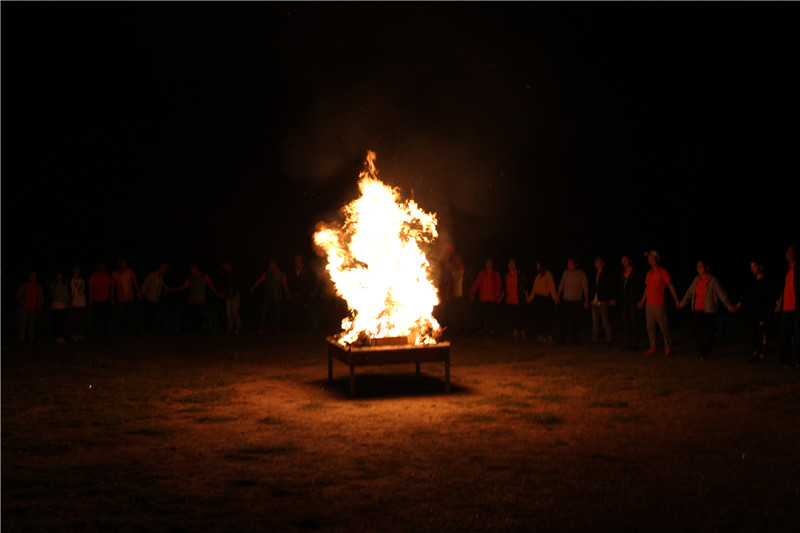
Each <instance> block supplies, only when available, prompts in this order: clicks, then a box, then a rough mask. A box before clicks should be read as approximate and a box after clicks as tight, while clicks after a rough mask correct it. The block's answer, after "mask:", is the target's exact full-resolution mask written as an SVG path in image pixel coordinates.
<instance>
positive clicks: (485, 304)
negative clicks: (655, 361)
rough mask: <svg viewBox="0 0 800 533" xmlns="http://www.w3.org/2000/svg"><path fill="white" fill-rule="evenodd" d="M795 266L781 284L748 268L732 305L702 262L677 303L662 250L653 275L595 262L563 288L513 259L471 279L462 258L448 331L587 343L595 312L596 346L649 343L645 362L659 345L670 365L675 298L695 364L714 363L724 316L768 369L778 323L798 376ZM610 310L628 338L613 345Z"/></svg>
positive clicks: (450, 288)
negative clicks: (741, 317) (738, 317)
mask: <svg viewBox="0 0 800 533" xmlns="http://www.w3.org/2000/svg"><path fill="white" fill-rule="evenodd" d="M796 256H797V248H796V247H795V246H790V247H789V248H788V249H787V250H786V254H785V257H786V262H787V269H786V275H785V277H784V278H783V279H782V280H780V281H781V283H776V284H771V283H769V282H768V280H767V279H766V277H765V275H764V265H763V263H762V262H761V261H759V260H753V261H751V262H750V272H751V274H752V282H751V284H750V286H749V287H748V288H747V291H746V296H745V298H744V299H743V301H741V302H736V303H734V302H732V301H731V300H730V298H729V297H728V294H727V292H726V291H725V289H724V288H723V286H722V283H721V282H720V280H719V279H718V278H717V277H716V276H714V275H713V274H712V273H711V272H710V265H709V263H708V262H707V261H705V260H700V261H698V262H697V267H696V268H697V275H696V276H695V278H694V279H693V280H692V282H691V284H690V285H689V287H688V288H687V289H686V291H685V292H684V294H683V296H682V297H680V296H679V293H678V291H677V289H676V288H675V286H674V284H673V281H672V277H671V276H670V273H669V272H668V271H667V270H666V269H665V268H664V267H662V266H661V256H660V254H659V253H658V252H657V251H655V250H652V251H650V252H648V253H647V254H645V257H646V260H647V263H648V267H647V269H644V268H640V267H638V266H635V265H634V261H633V259H634V258H633V257H632V256H630V255H623V256H622V257H621V258H620V266H621V271H620V273H619V274H612V273H611V271H610V269H608V268H607V266H606V262H605V260H604V258H602V257H597V258H595V260H594V264H593V272H590V273H589V274H587V273H586V272H585V271H584V270H582V269H581V268H579V265H578V261H576V260H575V259H574V258H570V259H568V260H567V264H566V269H565V270H564V271H563V273H562V274H561V277H560V280H559V282H558V284H556V282H555V277H554V275H553V273H552V272H551V271H550V270H549V269H548V268H547V266H546V265H545V264H543V262H542V261H537V262H536V271H535V272H534V273H533V277H532V279H529V278H528V277H527V276H526V275H524V274H523V273H521V272H520V271H519V270H518V269H517V264H516V261H515V260H514V259H511V260H509V261H508V269H507V270H506V272H505V274H504V275H501V273H500V272H499V271H498V270H496V269H495V267H494V263H493V261H492V260H491V259H487V260H486V262H485V264H484V268H483V269H482V270H480V271H479V272H477V273H474V272H472V271H471V270H470V269H469V268H468V267H467V266H466V265H465V263H464V260H463V258H462V257H461V256H460V255H458V254H455V255H454V256H453V257H452V259H451V260H450V261H449V265H448V266H447V268H446V269H445V273H444V275H443V278H442V280H441V283H440V285H441V289H440V290H441V292H442V293H443V306H444V310H443V312H440V316H441V317H442V320H441V322H442V323H443V324H445V325H446V326H447V330H448V333H449V334H450V335H455V336H459V335H473V334H475V335H486V336H493V335H495V334H496V333H497V332H498V331H499V330H501V329H502V328H503V327H507V328H509V329H510V330H511V331H512V332H513V335H514V337H515V338H516V339H519V340H523V339H526V338H527V337H528V335H533V336H534V337H535V340H536V341H538V342H558V343H561V344H563V343H566V342H567V340H570V341H571V342H573V343H580V335H581V329H582V322H583V320H584V318H583V317H584V316H585V315H586V314H587V311H588V314H589V315H590V316H591V343H592V344H604V345H607V346H610V345H612V344H613V343H614V342H615V338H616V340H617V342H619V346H620V347H621V348H622V349H625V350H634V351H636V350H639V349H640V348H641V345H642V344H643V340H644V338H645V337H646V340H647V349H646V351H645V353H646V354H648V355H652V354H656V353H657V348H658V341H659V340H660V341H661V346H663V353H664V355H666V356H669V355H670V354H671V351H672V333H671V329H670V322H669V313H668V305H667V298H671V299H672V301H674V304H675V308H676V309H678V310H686V311H688V312H689V313H690V315H691V323H692V330H693V334H694V338H695V341H696V343H697V358H698V359H701V360H704V359H707V358H709V356H710V355H711V353H712V350H713V346H714V339H715V332H716V330H715V322H716V318H717V316H718V314H719V313H720V311H721V308H723V307H724V309H725V310H726V311H727V312H729V313H737V312H739V311H740V309H741V310H742V312H744V313H746V316H747V320H748V322H749V325H750V334H751V340H750V348H751V354H750V355H751V358H750V360H751V361H752V362H762V361H763V360H764V359H765V357H766V353H767V347H768V343H769V336H770V331H771V327H770V326H771V324H772V323H773V322H774V321H775V319H776V317H777V318H778V320H779V335H780V340H779V343H780V353H781V356H780V357H781V364H782V365H783V366H787V367H788V366H790V365H794V366H795V367H797V368H800V359H798V356H797V347H798V346H799V345H800V308H798V306H797V288H798V273H797V269H796V262H797V259H796ZM611 309H618V310H619V315H620V316H621V323H622V334H621V336H617V337H615V335H614V334H613V332H612V320H611V316H610V313H611Z"/></svg>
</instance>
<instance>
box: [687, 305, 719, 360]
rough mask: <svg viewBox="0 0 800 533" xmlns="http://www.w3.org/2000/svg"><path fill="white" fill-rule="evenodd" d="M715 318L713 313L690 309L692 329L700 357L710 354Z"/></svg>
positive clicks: (712, 344) (712, 345)
mask: <svg viewBox="0 0 800 533" xmlns="http://www.w3.org/2000/svg"><path fill="white" fill-rule="evenodd" d="M715 318H716V316H715V315H713V314H711V313H706V312H705V311H692V329H693V331H694V338H695V341H696V342H697V349H698V350H699V351H700V357H704V358H705V357H708V356H709V355H711V349H712V348H713V347H714V319H715Z"/></svg>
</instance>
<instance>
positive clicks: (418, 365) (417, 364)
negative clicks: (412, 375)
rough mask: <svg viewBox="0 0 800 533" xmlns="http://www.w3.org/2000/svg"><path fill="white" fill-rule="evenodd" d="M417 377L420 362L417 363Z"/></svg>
mask: <svg viewBox="0 0 800 533" xmlns="http://www.w3.org/2000/svg"><path fill="white" fill-rule="evenodd" d="M417 377H419V363H417Z"/></svg>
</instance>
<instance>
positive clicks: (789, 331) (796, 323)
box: [781, 311, 800, 365]
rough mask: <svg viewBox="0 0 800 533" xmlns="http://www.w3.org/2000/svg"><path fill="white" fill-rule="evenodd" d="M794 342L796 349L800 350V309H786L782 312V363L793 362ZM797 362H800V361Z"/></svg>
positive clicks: (788, 363)
mask: <svg viewBox="0 0 800 533" xmlns="http://www.w3.org/2000/svg"><path fill="white" fill-rule="evenodd" d="M792 343H794V349H795V351H797V352H800V311H784V312H783V313H781V364H782V365H790V364H791V363H792ZM798 356H800V354H798ZM798 356H796V357H798ZM796 362H798V363H800V361H796Z"/></svg>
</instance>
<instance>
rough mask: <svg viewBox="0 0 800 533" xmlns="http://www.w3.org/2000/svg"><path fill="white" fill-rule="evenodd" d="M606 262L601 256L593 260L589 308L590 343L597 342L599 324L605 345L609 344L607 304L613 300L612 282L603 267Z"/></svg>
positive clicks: (609, 322) (609, 329)
mask: <svg viewBox="0 0 800 533" xmlns="http://www.w3.org/2000/svg"><path fill="white" fill-rule="evenodd" d="M605 266H606V262H605V261H604V260H603V258H602V257H596V258H595V260H594V270H595V275H594V284H593V286H592V287H593V290H592V299H591V302H590V303H591V310H592V344H597V343H598V342H599V338H600V325H601V324H602V326H603V330H604V331H605V334H606V346H611V341H612V336H611V319H610V317H609V315H608V306H609V303H610V302H611V300H613V292H614V288H613V282H612V281H611V275H610V274H609V273H608V269H606V268H605Z"/></svg>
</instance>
